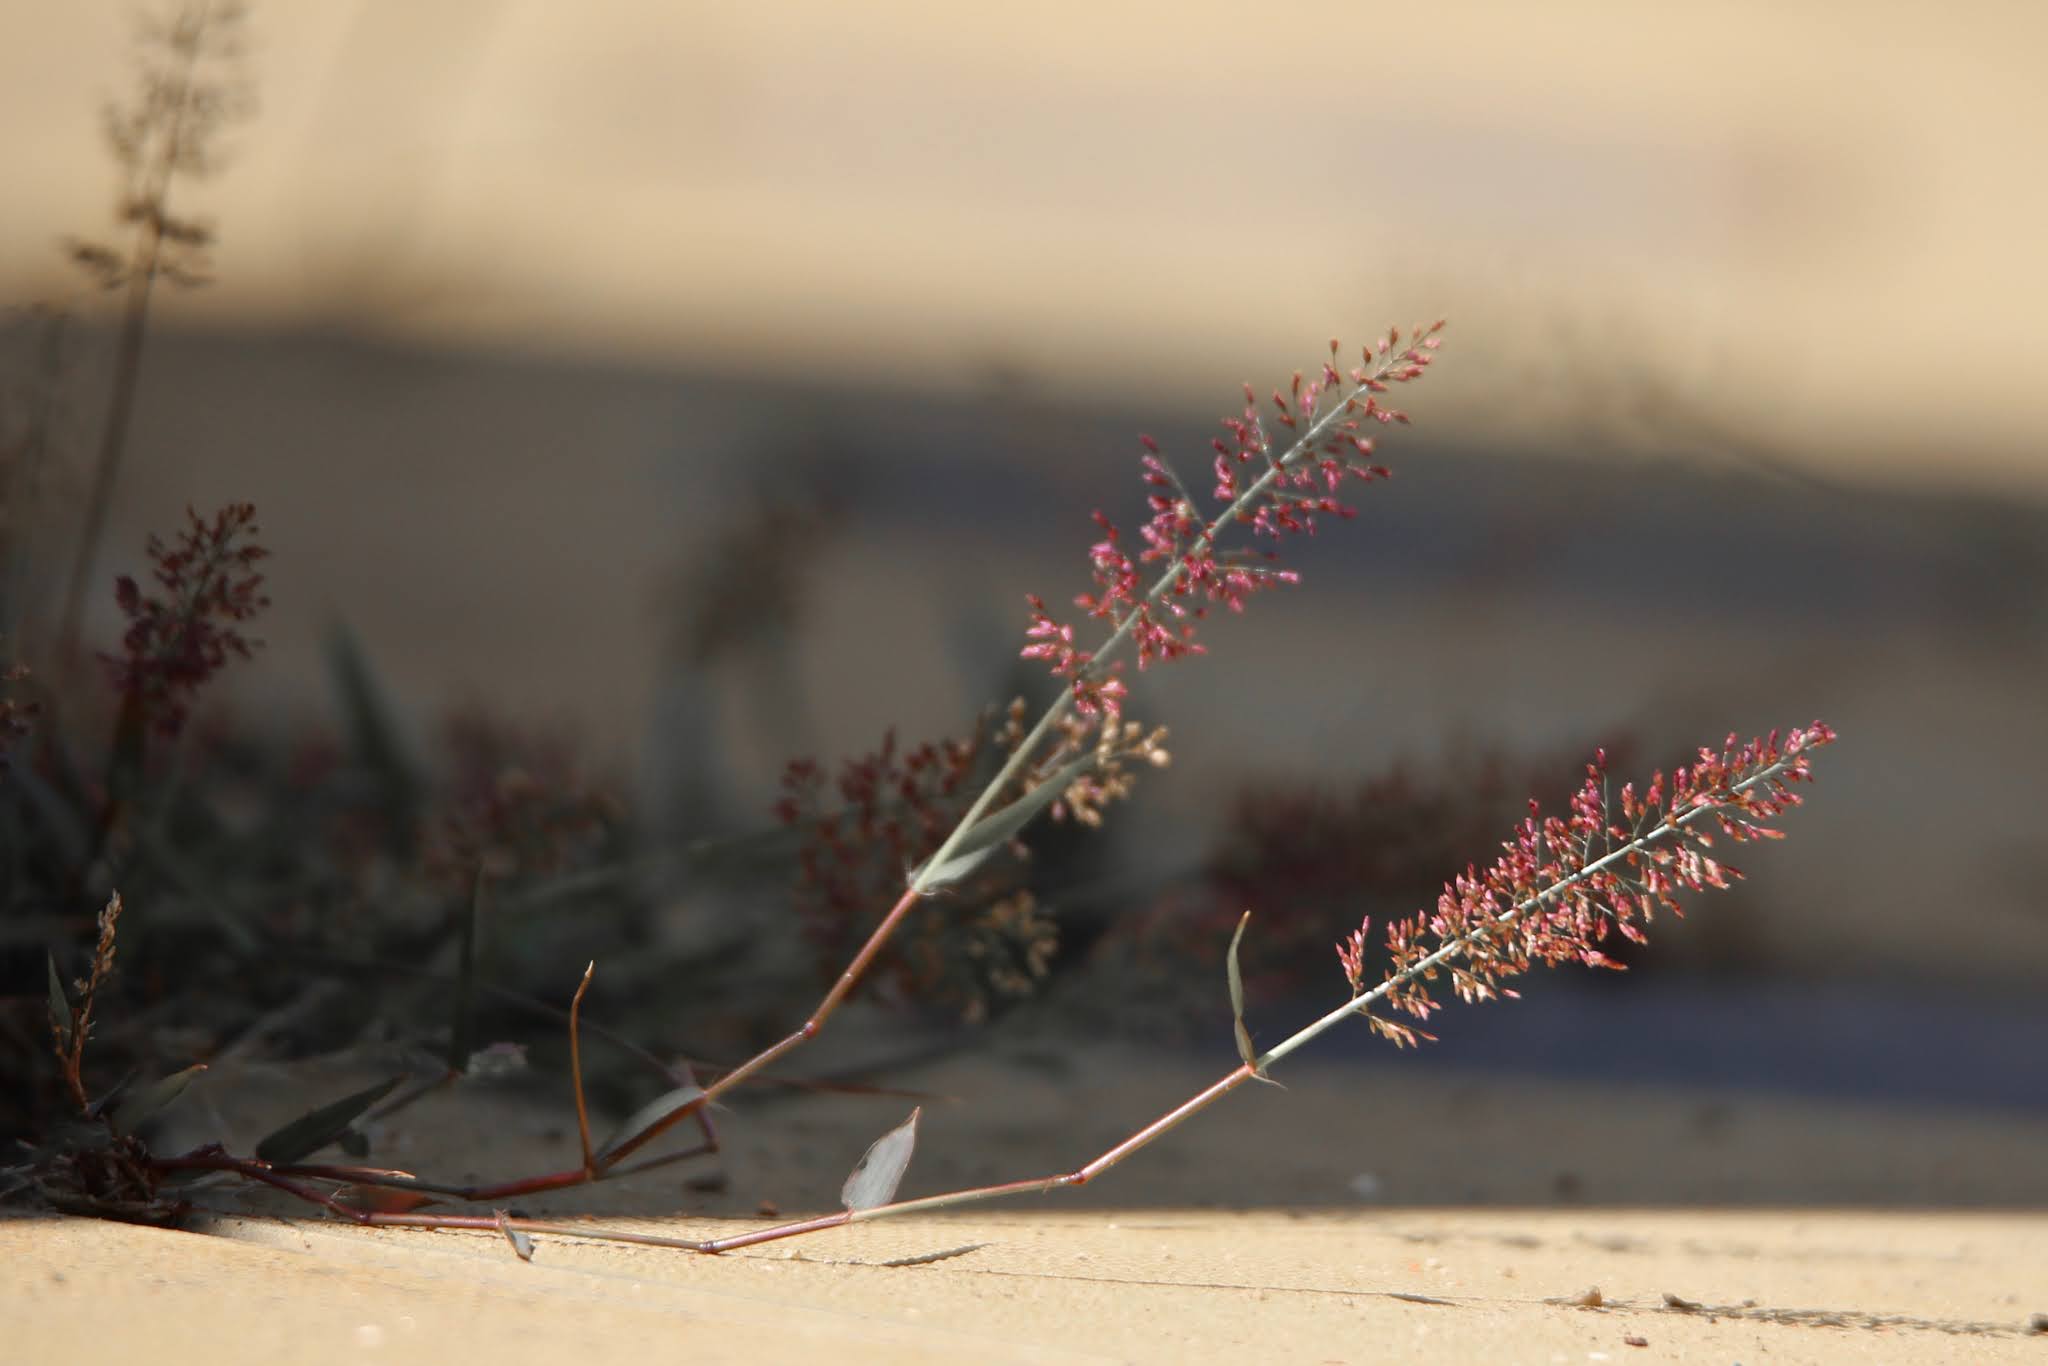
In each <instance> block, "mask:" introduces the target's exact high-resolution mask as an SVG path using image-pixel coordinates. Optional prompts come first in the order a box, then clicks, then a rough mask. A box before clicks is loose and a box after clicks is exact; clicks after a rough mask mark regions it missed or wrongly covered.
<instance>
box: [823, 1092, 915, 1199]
mask: <svg viewBox="0 0 2048 1366" xmlns="http://www.w3.org/2000/svg"><path fill="white" fill-rule="evenodd" d="M923 1113H924V1108H923V1107H922V1106H919V1107H918V1108H917V1109H915V1110H912V1111H911V1112H910V1118H909V1119H906V1120H904V1121H903V1122H902V1123H901V1124H899V1125H897V1126H896V1127H895V1128H893V1129H891V1130H890V1131H889V1132H888V1133H886V1134H883V1135H882V1136H881V1137H880V1138H878V1139H876V1140H875V1141H874V1142H873V1143H871V1144H869V1145H868V1150H867V1152H865V1153H863V1154H862V1155H861V1159H860V1161H859V1162H857V1163H855V1164H854V1167H853V1172H852V1173H851V1174H850V1175H849V1176H848V1177H847V1178H846V1185H845V1186H844V1187H842V1188H841V1189H840V1192H839V1198H840V1199H841V1200H842V1201H844V1202H845V1204H846V1207H847V1208H848V1209H850V1210H855V1211H859V1210H864V1209H873V1208H874V1207H875V1206H877V1205H886V1204H888V1203H889V1202H890V1201H891V1200H894V1199H895V1198H896V1188H897V1187H898V1186H900V1185H901V1184H903V1173H904V1171H905V1170H906V1169H907V1168H908V1167H909V1166H910V1155H911V1154H912V1153H913V1152H915V1151H916V1150H917V1117H918V1116H919V1115H921V1114H923Z"/></svg>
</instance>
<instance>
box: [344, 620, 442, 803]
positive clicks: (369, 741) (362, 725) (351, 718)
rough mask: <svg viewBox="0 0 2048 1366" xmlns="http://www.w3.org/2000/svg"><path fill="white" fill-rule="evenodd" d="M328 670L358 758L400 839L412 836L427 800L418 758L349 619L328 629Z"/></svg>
mask: <svg viewBox="0 0 2048 1366" xmlns="http://www.w3.org/2000/svg"><path fill="white" fill-rule="evenodd" d="M327 673H328V677H329V678H330V680H331V681H332V682H333V685H334V691H335V693H336V696H337V699H338V700H339V702H340V704H341V712H342V722H343V724H344V725H345V726H346V727H347V728H348V735H349V741H350V744H351V747H352V748H353V750H354V751H355V758H356V761H357V762H358V763H360V764H361V765H362V766H363V767H364V768H365V769H367V770H368V771H369V772H370V774H371V775H372V776H373V777H374V778H375V780H376V782H377V785H378V787H379V788H381V789H382V793H381V796H382V801H383V805H384V808H385V810H386V811H388V812H389V813H390V815H391V817H392V820H391V828H392V829H393V830H394V831H396V832H398V838H399V839H401V840H410V839H411V838H412V835H411V832H412V830H413V829H414V827H415V826H416V825H417V821H416V820H415V819H414V817H415V816H416V815H417V814H418V811H419V808H420V806H421V804H422V797H421V793H422V790H423V788H424V784H423V783H422V782H421V780H420V777H419V773H420V767H421V766H420V765H419V764H418V763H416V762H414V760H413V757H412V754H411V750H410V747H409V746H408V745H407V744H406V741H405V739H404V731H403V729H402V728H401V727H400V725H399V724H398V719H397V715H396V713H395V712H394V711H393V709H392V707H391V703H390V700H389V697H388V695H387V694H386V692H385V690H384V688H383V686H382V685H381V684H380V683H379V682H378V680H377V675H376V671H375V670H374V669H372V668H371V666H370V660H369V656H368V654H367V653H366V652H365V651H364V649H363V645H362V641H361V640H360V639H358V638H357V636H356V634H355V632H354V631H352V630H350V629H349V627H348V626H347V625H346V624H345V623H340V622H337V623H335V625H334V626H333V627H332V628H330V629H329V631H328V633H327Z"/></svg>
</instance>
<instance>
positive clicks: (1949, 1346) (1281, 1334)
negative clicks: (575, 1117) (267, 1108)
mask: <svg viewBox="0 0 2048 1366" xmlns="http://www.w3.org/2000/svg"><path fill="white" fill-rule="evenodd" d="M622 1222H625V1223H627V1224H629V1225H630V1226H633V1227H641V1228H651V1227H668V1228H673V1229H679V1230H689V1231H703V1230H705V1229H707V1228H710V1227H712V1226H713V1225H714V1224H715V1222H716V1221H705V1220H682V1221H645V1220H640V1221H622ZM213 1233H214V1234H215V1235H216V1236H206V1235H204V1234H194V1233H176V1232H164V1231H160V1230H154V1229H144V1228H135V1227H128V1226H123V1225H114V1224H104V1223H91V1222H85V1221H77V1220H16V1221H10V1222H8V1223H6V1224H4V1225H0V1297H4V1302H5V1306H6V1313H7V1317H8V1321H9V1322H10V1324H12V1325H13V1327H12V1333H13V1335H14V1338H13V1342H12V1344H11V1350H10V1352H9V1354H8V1355H9V1356H10V1357H11V1358H12V1359H14V1360H20V1361H38V1360H40V1361H56V1360H71V1361H78V1360H85V1361H112V1360H120V1359H126V1358H144V1357H146V1358H147V1359H148V1360H151V1361H154V1362H163V1363H178V1362H183V1361H188V1360H193V1361H196V1360H204V1361H206V1362H209V1363H217V1364H218V1366H233V1363H239V1362H263V1363H266V1364H268V1363H276V1362H283V1361H300V1360H307V1361H328V1360H366V1361H368V1360H391V1361H439V1360H444V1359H446V1358H447V1356H448V1354H449V1353H451V1352H460V1353H461V1355H462V1357H463V1358H464V1359H476V1360H498V1361H528V1360H542V1359H551V1360H560V1359H563V1357H564V1355H565V1354H569V1353H575V1354H578V1355H580V1356H582V1357H585V1358H594V1359H598V1360H623V1359H626V1358H627V1356H628V1354H632V1355H634V1356H635V1357H642V1356H644V1358H645V1359H649V1360H666V1359H683V1358H687V1359H688V1360H690V1361H693V1362H701V1361H731V1360H747V1361H764V1360H769V1361H783V1360H818V1359H823V1358H826V1357H828V1356H829V1357H830V1359H832V1360H834V1361H839V1362H849V1361H851V1362H860V1361H962V1360H987V1361H1067V1360H1075V1361H1080V1360H1087V1361H1133V1360H1146V1361H1160V1360H1190V1361H1212V1360H1213V1361H1232V1362H1243V1361H1255V1360H1291V1361H1333V1362H1334V1361H1361V1362H1362V1361H1418V1362H1420V1361H1428V1362H1445V1361H1509V1362H1522V1361H1526V1362H1580V1361H1603V1360H1610V1361H1625V1360H1641V1361H1657V1360H1663V1361H1701V1362H1709V1361H1711V1362H1729V1361H1747V1362H1755V1361H1780V1362H1783V1361H1802V1362H1803V1361H1851V1360H1853V1361H1868V1362H1892V1361H1898V1362H1907V1361H1910V1362H1947V1361H1958V1362H1963V1361H1967V1362H1993V1361H2020V1360H2025V1361H2038V1360H2040V1359H2041V1354H2042V1352H2043V1351H2044V1350H2048V1344H2044V1343H2043V1342H2042V1341H2040V1340H2036V1339H2035V1338H2034V1337H2033V1336H2032V1335H2030V1334H2029V1333H2028V1332H2027V1324H2028V1320H2029V1316H2030V1314H2032V1313H2034V1312H2036V1311H2039V1310H2042V1309H2043V1308H2044V1306H2048V1296H2044V1295H2043V1294H2042V1287H2043V1286H2048V1220H2044V1219H2042V1218H2041V1217H2040V1216H2033V1215H2030V1216H2023V1217H2010V1216H1969V1215H1864V1214H1807V1213H1783V1212H1753V1213H1733V1214H1703V1213H1689V1212H1678V1211H1654V1210H1652V1211H1625V1212H1624V1211H1602V1210H1585V1211H1569V1212H1567V1211H1503V1210H1494V1209H1486V1210H1466V1211H1457V1212H1447V1211H1441V1210H1432V1209H1400V1210H1383V1211H1374V1212H1355V1211H1354V1212H1346V1213H1313V1212H1297V1213H1285V1212H1270V1211H1266V1212H1252V1213H1219V1212H1187V1211H1173V1212H1164V1211H1142V1212H1137V1213H1119V1212H1100V1213H1092V1212H1091V1213H1078V1214H1077V1213H1074V1212H1071V1211H1068V1212H1061V1213H1022V1214H1020V1213H1015V1212H1011V1213H1003V1214H987V1215H978V1216H973V1217H951V1218H923V1219H906V1220H903V1221H901V1222H898V1223H895V1224H874V1225H868V1226H866V1227H863V1228H859V1229H854V1230H840V1231H837V1232H835V1233H833V1234H828V1235H824V1236H821V1237H817V1238H813V1239H811V1240H809V1241H807V1242H802V1243H785V1244H781V1245H770V1246H767V1247H762V1248H756V1249H752V1250H749V1251H746V1252H742V1253H734V1254H729V1255H727V1256H724V1257H719V1258H706V1257H699V1256H694V1255H691V1254H687V1253H675V1252H667V1251H661V1250H651V1249H636V1248H620V1247H613V1246H602V1245H596V1244H587V1243H585V1244H578V1243H573V1242H569V1241H565V1240H559V1239H557V1240H550V1241H546V1242H544V1243H543V1244H542V1245H541V1247H540V1249H539V1252H538V1254H537V1256H536V1257H535V1260H534V1261H533V1262H532V1263H531V1264H525V1263H521V1262H520V1261H518V1260H517V1259H516V1258H515V1257H514V1256H513V1255H512V1253H511V1251H510V1249H508V1248H507V1246H506V1245H505V1243H504V1242H503V1241H502V1240H501V1239H499V1238H498V1237H497V1236H496V1235H495V1234H458V1233H422V1232H414V1231H407V1230H359V1229H353V1228H346V1227H341V1226H338V1225H331V1224H328V1225H321V1224H307V1223H300V1222H285V1221H282V1220H271V1219H262V1218H233V1219H227V1220H223V1221H221V1222H219V1223H217V1224H215V1225H214V1226H213ZM966 1245H978V1246H974V1247H973V1248H972V1250H971V1251H965V1252H962V1253H960V1254H959V1255H957V1256H953V1257H950V1258H948V1259H946V1260H943V1261H937V1262H930V1263H925V1264H919V1265H907V1266H906V1265H898V1266H888V1265H885V1263H887V1262H889V1261H891V1260H895V1259H900V1258H908V1257H920V1256H926V1255H929V1254H932V1253H937V1252H941V1251H945V1250H948V1249H953V1248H959V1247H962V1246H966ZM1594 1286H1597V1287H1599V1290H1600V1293H1601V1295H1602V1296H1603V1297H1604V1303H1603V1305H1602V1306H1601V1307H1599V1308H1588V1307H1583V1306H1580V1305H1576V1304H1572V1303H1569V1301H1571V1300H1574V1299H1577V1298H1580V1297H1583V1296H1584V1295H1585V1293H1586V1292H1587V1291H1588V1290H1589V1289H1590V1288H1591V1287H1594ZM1667 1297H1676V1300H1678V1301H1683V1302H1686V1303H1690V1304H1693V1305H1697V1306H1700V1307H1699V1308H1694V1309H1687V1308H1685V1307H1684V1304H1675V1303H1674V1302H1673V1301H1672V1300H1670V1299H1667ZM1560 1301H1563V1302H1560ZM1638 1353H1640V1355H1638Z"/></svg>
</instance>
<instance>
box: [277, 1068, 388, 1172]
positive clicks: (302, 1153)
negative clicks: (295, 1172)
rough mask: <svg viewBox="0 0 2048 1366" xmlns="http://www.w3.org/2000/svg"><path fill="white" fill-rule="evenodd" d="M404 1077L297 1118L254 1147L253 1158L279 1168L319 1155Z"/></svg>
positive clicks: (382, 1083)
mask: <svg viewBox="0 0 2048 1366" xmlns="http://www.w3.org/2000/svg"><path fill="white" fill-rule="evenodd" d="M404 1080H405V1078H404V1077H393V1078H391V1080H389V1081H380V1082H378V1083H377V1084H376V1085H375V1086H372V1087H369V1088H367V1089H365V1090H361V1091H358V1092H356V1093H355V1094H354V1095H352V1096H343V1097H342V1098H341V1099H340V1100H337V1101H335V1102H333V1103H332V1104H328V1105H323V1106H321V1107H320V1108H319V1109H317V1110H311V1111H308V1112H307V1113H305V1114H303V1115H300V1116H299V1117H298V1118H297V1119H295V1120H293V1121H292V1122H291V1123H289V1124H287V1125H285V1126H284V1127H283V1128H281V1129H279V1130H277V1131H276V1132H275V1133H273V1134H271V1135H270V1136H269V1137H267V1138H265V1139H264V1140H263V1141H262V1142H261V1143H258V1144H257V1145H256V1156H258V1157H260V1158H262V1159H263V1160H264V1161H265V1162H275V1163H278V1164H280V1165H282V1164H288V1163H292V1162H297V1161H300V1160H301V1159H303V1158H306V1157H310V1156H312V1155H313V1154H314V1153H317V1152H319V1151H320V1150H321V1149H322V1148H324V1147H326V1146H327V1145H328V1144H330V1143H332V1142H334V1140H336V1139H337V1138H340V1137H341V1136H342V1135H343V1134H344V1133H346V1132H347V1131H348V1126H349V1125H351V1124H353V1123H355V1122H356V1117H357V1116H359V1115H361V1114H362V1113H363V1111H365V1110H367V1109H369V1108H370V1107H371V1106H372V1105H375V1104H376V1103H377V1102H378V1101H380V1100H382V1099H384V1097H386V1096H388V1095H390V1094H391V1093H392V1092H393V1091H394V1090H396V1089H397V1088H398V1083H400V1082H402V1081H404Z"/></svg>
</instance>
